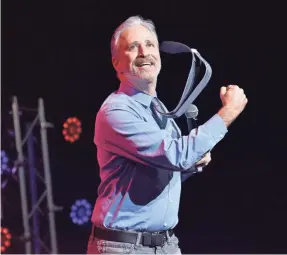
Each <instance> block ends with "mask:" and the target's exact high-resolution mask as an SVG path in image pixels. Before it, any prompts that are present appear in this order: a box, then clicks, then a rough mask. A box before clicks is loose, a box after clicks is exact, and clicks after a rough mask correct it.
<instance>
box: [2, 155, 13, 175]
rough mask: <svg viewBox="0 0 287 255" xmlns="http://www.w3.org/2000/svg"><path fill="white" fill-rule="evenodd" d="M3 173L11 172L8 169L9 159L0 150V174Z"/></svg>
mask: <svg viewBox="0 0 287 255" xmlns="http://www.w3.org/2000/svg"><path fill="white" fill-rule="evenodd" d="M5 172H11V169H10V167H9V158H8V155H7V153H6V152H5V151H4V150H1V174H3V173H5Z"/></svg>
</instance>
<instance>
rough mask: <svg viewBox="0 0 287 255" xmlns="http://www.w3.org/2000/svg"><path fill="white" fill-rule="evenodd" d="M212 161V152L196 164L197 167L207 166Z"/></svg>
mask: <svg viewBox="0 0 287 255" xmlns="http://www.w3.org/2000/svg"><path fill="white" fill-rule="evenodd" d="M210 161H211V154H210V152H208V153H206V154H205V156H204V157H203V158H202V159H201V160H199V161H198V162H196V164H195V165H196V166H207V165H208V164H209V162H210Z"/></svg>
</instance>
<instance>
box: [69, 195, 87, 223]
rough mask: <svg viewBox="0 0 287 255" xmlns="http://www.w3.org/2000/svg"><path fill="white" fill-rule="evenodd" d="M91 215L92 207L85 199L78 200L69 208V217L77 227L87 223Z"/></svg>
mask: <svg viewBox="0 0 287 255" xmlns="http://www.w3.org/2000/svg"><path fill="white" fill-rule="evenodd" d="M91 215H92V206H91V204H90V203H89V202H88V201H87V200H86V199H78V200H76V201H75V203H74V204H73V205H72V207H71V213H70V217H71V219H72V222H73V223H74V224H77V225H83V224H85V223H87V222H88V221H89V219H90V217H91Z"/></svg>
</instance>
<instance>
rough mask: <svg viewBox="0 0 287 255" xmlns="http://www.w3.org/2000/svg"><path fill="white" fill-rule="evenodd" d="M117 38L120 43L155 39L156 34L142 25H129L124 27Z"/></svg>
mask: <svg viewBox="0 0 287 255" xmlns="http://www.w3.org/2000/svg"><path fill="white" fill-rule="evenodd" d="M119 40H120V41H121V43H127V44H129V43H132V42H134V41H146V40H150V41H156V40H157V39H156V36H155V34H154V33H152V32H151V31H150V30H149V29H148V28H146V27H145V26H142V25H134V26H131V27H128V28H126V29H125V30H124V31H123V32H122V34H121V36H120V38H119Z"/></svg>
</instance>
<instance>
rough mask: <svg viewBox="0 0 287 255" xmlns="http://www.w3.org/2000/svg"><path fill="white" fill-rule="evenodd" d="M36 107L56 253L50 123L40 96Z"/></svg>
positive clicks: (51, 235) (52, 246) (56, 252)
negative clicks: (49, 148) (49, 140)
mask: <svg viewBox="0 0 287 255" xmlns="http://www.w3.org/2000/svg"><path fill="white" fill-rule="evenodd" d="M38 107H39V108H38V111H39V119H40V125H41V143H42V153H43V163H44V171H45V181H46V188H47V202H48V214H49V226H50V242H51V253H53V254H58V248H57V238H56V226H55V215H54V212H55V206H54V202H53V194H52V180H51V174H50V163H49V151H48V141H47V128H48V127H50V126H51V124H49V123H47V122H46V118H45V109H44V102H43V99H42V98H39V100H38Z"/></svg>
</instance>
